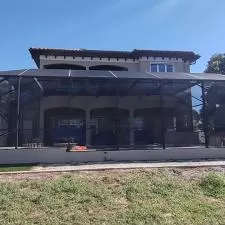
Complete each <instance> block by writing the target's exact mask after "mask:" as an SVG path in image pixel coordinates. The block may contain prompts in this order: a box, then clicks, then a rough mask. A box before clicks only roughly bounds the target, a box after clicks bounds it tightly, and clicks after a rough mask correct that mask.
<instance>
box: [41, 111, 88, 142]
mask: <svg viewBox="0 0 225 225" xmlns="http://www.w3.org/2000/svg"><path fill="white" fill-rule="evenodd" d="M44 129H45V130H44V131H45V132H44V133H45V135H44V144H45V145H46V146H51V145H53V144H56V143H67V142H68V139H69V141H70V142H74V143H78V144H82V145H84V144H85V142H86V139H85V138H86V132H85V111H84V110H82V109H79V108H70V109H68V108H67V107H60V108H52V109H47V110H45V112H44Z"/></svg>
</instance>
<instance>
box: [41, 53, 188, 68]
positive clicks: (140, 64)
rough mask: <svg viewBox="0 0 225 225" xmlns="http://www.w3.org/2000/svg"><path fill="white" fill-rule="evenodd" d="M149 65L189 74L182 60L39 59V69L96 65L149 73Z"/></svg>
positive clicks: (186, 65)
mask: <svg viewBox="0 0 225 225" xmlns="http://www.w3.org/2000/svg"><path fill="white" fill-rule="evenodd" d="M151 63H168V64H170V65H174V72H190V65H189V63H188V62H183V61H182V60H174V61H173V60H169V59H168V60H162V59H161V60H160V59H157V58H156V59H152V60H135V61H133V60H131V59H129V60H127V61H126V62H125V61H124V60H120V59H119V60H117V59H110V61H109V60H99V59H95V60H85V59H84V60H66V59H55V58H54V57H53V56H52V57H51V56H48V58H41V59H40V68H44V66H45V65H49V64H72V65H80V66H84V67H86V68H87V69H88V68H89V67H90V66H97V65H114V66H122V67H126V68H128V71H137V72H138V71H141V72H145V71H150V65H151Z"/></svg>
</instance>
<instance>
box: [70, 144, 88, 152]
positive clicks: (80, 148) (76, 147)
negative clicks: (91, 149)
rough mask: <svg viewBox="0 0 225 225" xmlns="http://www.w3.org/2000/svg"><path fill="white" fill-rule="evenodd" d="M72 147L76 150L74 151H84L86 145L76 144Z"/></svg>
mask: <svg viewBox="0 0 225 225" xmlns="http://www.w3.org/2000/svg"><path fill="white" fill-rule="evenodd" d="M73 149H74V150H76V151H86V150H87V147H86V146H79V145H76V146H75V147H74V148H73Z"/></svg>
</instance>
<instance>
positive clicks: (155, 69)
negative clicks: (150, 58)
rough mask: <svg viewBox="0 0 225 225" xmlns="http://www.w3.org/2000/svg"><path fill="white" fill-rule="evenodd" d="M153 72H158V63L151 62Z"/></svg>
mask: <svg viewBox="0 0 225 225" xmlns="http://www.w3.org/2000/svg"><path fill="white" fill-rule="evenodd" d="M151 72H158V65H157V64H151Z"/></svg>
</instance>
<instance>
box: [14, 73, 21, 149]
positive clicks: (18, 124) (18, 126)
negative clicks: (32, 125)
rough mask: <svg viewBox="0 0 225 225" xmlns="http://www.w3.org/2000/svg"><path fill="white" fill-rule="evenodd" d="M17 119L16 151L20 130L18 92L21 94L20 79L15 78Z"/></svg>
mask: <svg viewBox="0 0 225 225" xmlns="http://www.w3.org/2000/svg"><path fill="white" fill-rule="evenodd" d="M17 79H18V80H17V86H18V87H17V117H16V145H15V148H16V149H18V146H19V129H20V94H21V93H20V92H21V90H20V89H21V79H22V78H21V77H18V78H17Z"/></svg>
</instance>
